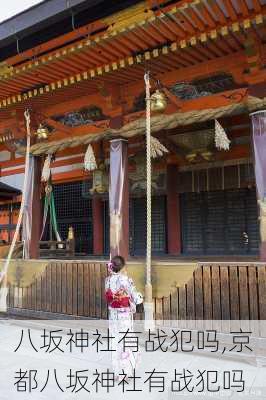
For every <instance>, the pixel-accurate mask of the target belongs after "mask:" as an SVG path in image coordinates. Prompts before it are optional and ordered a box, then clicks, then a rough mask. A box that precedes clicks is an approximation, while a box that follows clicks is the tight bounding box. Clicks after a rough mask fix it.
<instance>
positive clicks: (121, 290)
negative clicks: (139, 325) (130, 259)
mask: <svg viewBox="0 0 266 400" xmlns="http://www.w3.org/2000/svg"><path fill="white" fill-rule="evenodd" d="M124 266H125V261H124V259H123V257H121V256H116V257H114V258H113V259H112V260H111V262H110V263H109V264H108V269H109V276H108V277H107V278H106V281H105V295H106V300H107V304H108V310H109V331H110V335H111V336H112V337H114V339H112V349H113V350H115V351H112V352H111V354H112V365H113V370H114V373H115V377H116V380H119V376H121V374H122V377H125V376H127V377H128V376H131V375H132V372H133V370H134V369H135V368H136V365H137V361H138V359H139V352H134V351H132V350H131V349H125V351H124V348H123V341H121V338H122V337H123V335H122V334H121V332H126V331H127V330H128V331H129V332H133V314H134V313H135V312H136V305H137V304H141V303H142V302H143V297H142V295H141V294H140V293H139V292H137V290H136V288H135V286H134V284H133V281H132V279H130V278H129V277H128V276H127V275H126V274H125V273H124V271H123V268H124ZM130 336H132V334H131V335H130ZM119 374H120V375H119Z"/></svg>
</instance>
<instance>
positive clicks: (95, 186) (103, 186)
mask: <svg viewBox="0 0 266 400" xmlns="http://www.w3.org/2000/svg"><path fill="white" fill-rule="evenodd" d="M92 176H93V181H92V188H91V189H90V193H91V194H94V193H98V194H103V193H106V192H107V191H108V176H107V173H106V169H105V165H104V164H103V163H102V164H100V165H99V168H98V169H95V170H94V171H93V172H92Z"/></svg>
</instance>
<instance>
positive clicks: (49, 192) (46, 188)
mask: <svg viewBox="0 0 266 400" xmlns="http://www.w3.org/2000/svg"><path fill="white" fill-rule="evenodd" d="M44 190H45V193H46V195H47V196H49V195H50V194H51V193H52V191H53V188H52V185H50V184H47V185H45V189H44Z"/></svg>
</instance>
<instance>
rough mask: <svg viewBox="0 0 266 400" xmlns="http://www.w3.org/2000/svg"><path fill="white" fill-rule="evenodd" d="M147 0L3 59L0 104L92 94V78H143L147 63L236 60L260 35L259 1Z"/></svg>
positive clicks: (164, 67) (179, 65) (95, 84)
mask: <svg viewBox="0 0 266 400" xmlns="http://www.w3.org/2000/svg"><path fill="white" fill-rule="evenodd" d="M51 3H53V2H51ZM149 3H153V2H141V3H139V4H137V5H134V6H133V7H129V8H126V9H125V10H122V11H120V12H118V13H115V14H113V15H111V16H107V17H103V18H100V19H98V20H97V21H96V22H95V23H90V24H88V25H86V26H84V27H82V28H80V29H76V30H73V32H72V33H71V34H68V36H64V35H63V36H62V35H61V36H58V38H56V39H53V40H51V41H48V42H47V43H46V44H45V46H44V47H41V46H39V48H38V47H36V48H32V49H31V50H29V51H27V52H24V53H22V54H18V55H16V56H14V57H10V58H8V59H7V60H6V65H5V66H4V67H3V69H2V72H1V71H0V75H1V81H0V108H1V109H2V110H3V109H6V108H10V107H12V106H13V105H15V106H16V109H19V107H20V104H21V105H22V104H23V108H25V103H26V104H29V105H31V104H32V103H33V104H34V105H35V106H37V107H41V106H42V105H43V104H44V102H46V101H47V99H48V98H49V104H55V103H57V102H60V101H62V100H63V99H64V98H65V97H66V96H68V97H70V98H75V97H79V96H83V95H87V94H90V93H94V92H97V91H98V88H99V82H105V83H116V84H119V85H123V84H125V83H128V82H134V81H137V80H140V79H143V72H144V68H145V67H146V66H147V65H148V66H149V69H150V71H151V72H152V73H154V74H156V75H158V74H160V73H167V72H170V71H172V70H175V69H183V68H186V67H189V66H191V65H200V64H201V63H204V62H210V61H212V60H217V59H219V58H221V57H226V56H228V57H231V56H233V55H235V56H236V57H237V59H238V61H239V62H241V60H242V58H243V55H244V56H245V57H246V55H245V54H244V53H245V51H246V50H247V49H249V46H250V43H249V42H250V41H252V40H257V41H258V43H261V44H263V43H264V41H265V14H266V5H265V4H264V1H263V0H251V1H248V2H246V1H245V0H243V1H240V2H236V1H233V0H213V1H208V0H197V1H190V0H188V1H186V2H184V1H176V2H170V4H169V5H166V6H164V5H163V4H162V3H165V2H163V1H160V2H159V3H161V6H160V7H158V8H157V7H154V6H150V7H147V4H149ZM168 3H169V2H168ZM86 29H87V31H86ZM251 47H252V46H251ZM262 51H263V52H264V53H265V44H264V45H263V48H262ZM241 57H242V58H241ZM242 61H243V60H242ZM236 66H237V65H236ZM51 94H52V96H51Z"/></svg>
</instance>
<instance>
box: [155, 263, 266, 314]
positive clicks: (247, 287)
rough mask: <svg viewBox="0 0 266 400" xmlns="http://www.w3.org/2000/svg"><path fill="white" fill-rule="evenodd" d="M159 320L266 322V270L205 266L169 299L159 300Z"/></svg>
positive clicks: (262, 267) (220, 265)
mask: <svg viewBox="0 0 266 400" xmlns="http://www.w3.org/2000/svg"><path fill="white" fill-rule="evenodd" d="M155 315H156V319H165V320H167V319H177V320H266V267H265V265H262V264H257V265H256V264H252V265H251V264H249V263H247V264H243V263H238V264H234V263H231V264H230V265H228V264H226V263H220V264H218V263H213V264H201V265H199V266H198V268H197V269H196V270H195V271H194V273H193V277H192V278H191V279H190V280H189V281H188V282H187V283H186V284H185V285H184V286H183V287H177V288H176V290H174V291H173V292H172V293H171V294H170V295H169V296H168V297H163V298H156V299H155Z"/></svg>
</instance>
